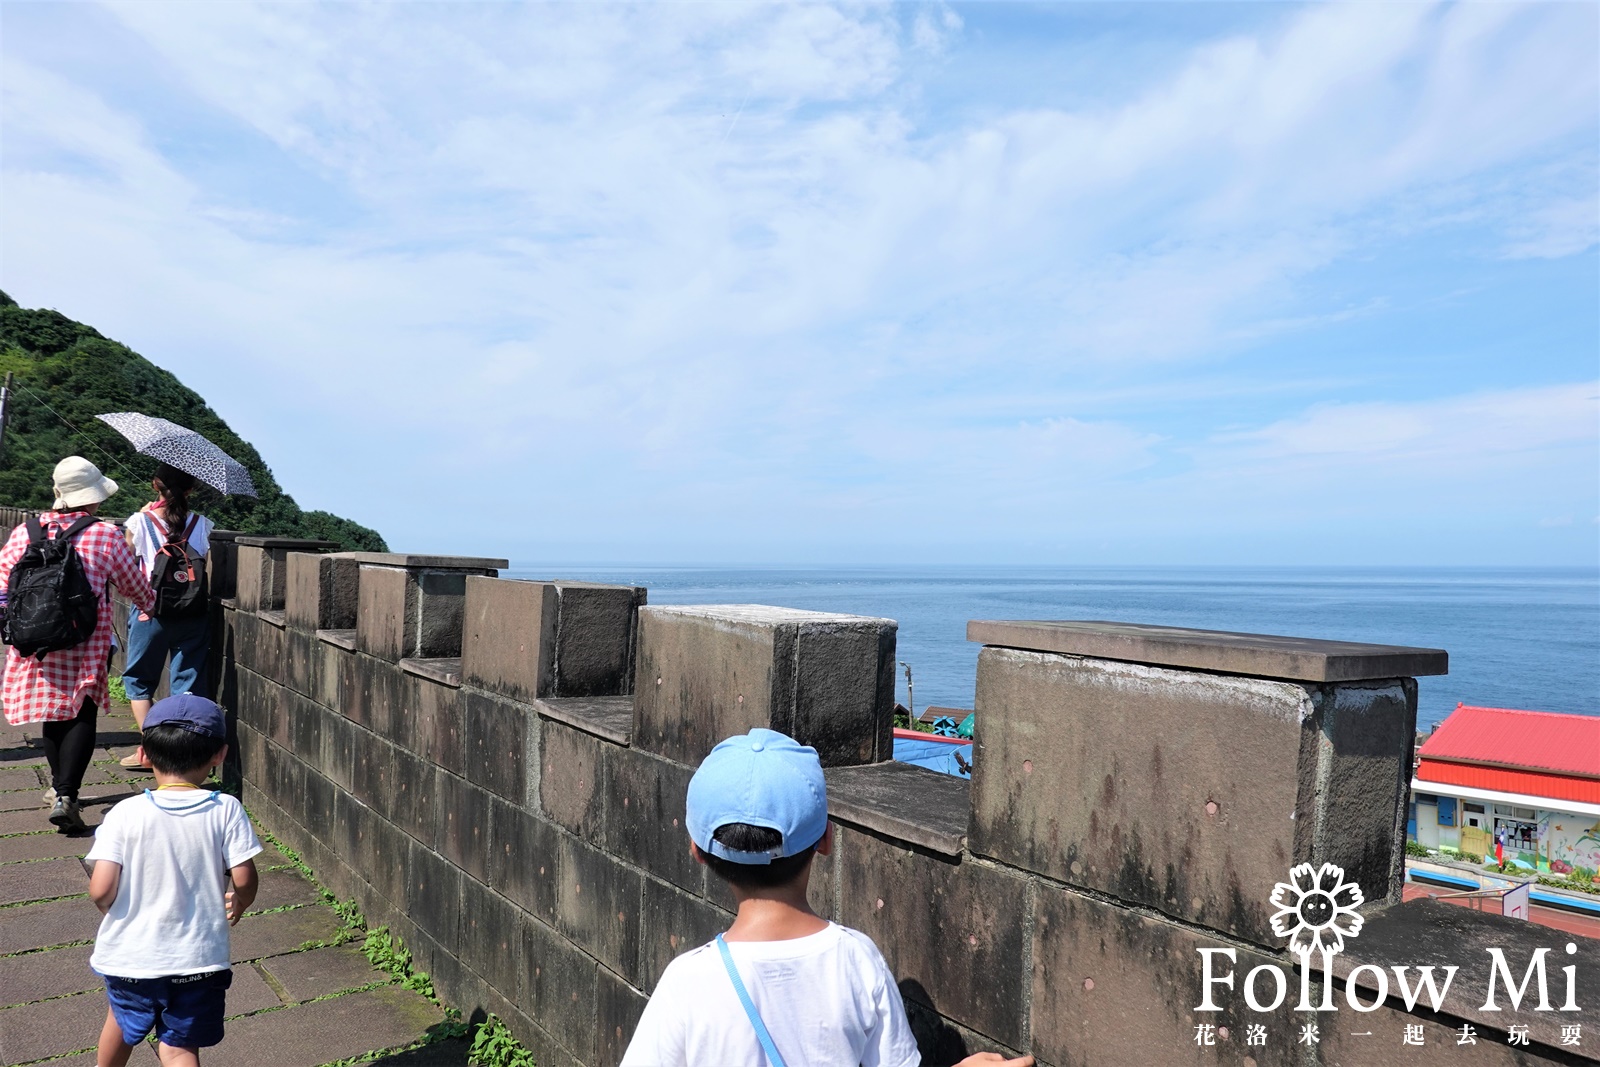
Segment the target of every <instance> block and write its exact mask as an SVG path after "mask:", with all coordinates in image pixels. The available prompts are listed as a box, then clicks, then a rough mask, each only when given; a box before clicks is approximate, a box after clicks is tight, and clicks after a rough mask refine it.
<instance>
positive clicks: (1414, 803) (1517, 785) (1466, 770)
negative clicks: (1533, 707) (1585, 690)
mask: <svg viewBox="0 0 1600 1067" xmlns="http://www.w3.org/2000/svg"><path fill="white" fill-rule="evenodd" d="M1406 829H1407V833H1408V835H1409V836H1410V837H1411V839H1412V840H1414V841H1417V842H1419V843H1421V844H1422V845H1424V846H1425V847H1427V848H1430V849H1432V848H1442V849H1446V850H1450V849H1454V850H1456V851H1458V852H1460V853H1461V854H1464V855H1472V856H1477V857H1479V858H1483V857H1493V856H1496V855H1501V854H1503V855H1504V856H1505V858H1506V859H1507V860H1508V861H1512V862H1515V863H1516V864H1517V865H1518V866H1519V867H1522V868H1526V869H1528V870H1538V871H1549V872H1550V873H1551V874H1559V875H1565V876H1567V877H1569V878H1573V877H1576V878H1579V879H1580V880H1590V881H1596V882H1600V874H1597V872H1600V716H1595V715H1562V714H1557V713H1555V712H1549V711H1516V710H1512V709H1510V708H1474V707H1469V706H1467V705H1464V704H1458V705H1456V710H1455V711H1453V712H1451V713H1450V717H1449V718H1447V719H1445V721H1444V722H1442V723H1440V724H1439V726H1438V728H1436V729H1435V730H1434V731H1433V734H1432V735H1431V736H1429V738H1428V739H1427V740H1426V741H1424V742H1423V743H1422V746H1421V747H1420V748H1419V749H1418V750H1417V766H1416V772H1415V774H1414V775H1413V777H1412V779H1411V812H1410V817H1409V819H1408V820H1407V827H1406Z"/></svg>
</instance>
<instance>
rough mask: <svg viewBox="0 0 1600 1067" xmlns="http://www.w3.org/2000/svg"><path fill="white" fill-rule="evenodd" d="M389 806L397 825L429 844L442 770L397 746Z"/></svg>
mask: <svg viewBox="0 0 1600 1067" xmlns="http://www.w3.org/2000/svg"><path fill="white" fill-rule="evenodd" d="M393 758H394V777H393V779H392V783H393V784H392V786H391V792H390V796H391V803H390V805H389V809H390V812H391V817H392V818H393V819H394V823H395V825H396V826H398V827H400V829H402V830H404V831H405V832H406V833H408V834H410V835H411V836H412V837H414V838H416V839H417V840H418V841H421V842H423V843H424V844H428V845H432V844H433V839H434V828H435V824H436V823H437V821H438V817H437V814H436V812H437V811H438V803H439V776H440V775H441V774H443V773H444V772H443V771H441V770H439V768H437V767H435V766H434V765H433V764H431V763H428V762H427V761H426V760H420V759H418V758H417V757H415V756H413V755H411V753H409V752H407V751H406V750H405V749H402V748H396V749H395V750H394V754H393Z"/></svg>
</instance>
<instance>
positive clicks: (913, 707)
mask: <svg viewBox="0 0 1600 1067" xmlns="http://www.w3.org/2000/svg"><path fill="white" fill-rule="evenodd" d="M900 666H902V667H904V668H905V669H906V712H907V715H906V717H907V718H909V719H912V720H915V719H916V717H917V694H916V690H915V689H913V688H912V685H911V664H909V663H907V662H906V661H905V660H901V661H900Z"/></svg>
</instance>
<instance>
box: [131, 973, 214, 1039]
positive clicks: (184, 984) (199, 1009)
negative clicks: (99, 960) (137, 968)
mask: <svg viewBox="0 0 1600 1067" xmlns="http://www.w3.org/2000/svg"><path fill="white" fill-rule="evenodd" d="M100 977H101V978H102V979H104V980H105V983H106V999H107V1000H109V1001H111V1017H112V1018H114V1019H116V1020H117V1025H118V1026H119V1027H121V1028H122V1040H123V1041H126V1042H127V1043H128V1044H130V1045H137V1044H138V1043H139V1042H141V1041H143V1040H144V1039H145V1038H146V1037H148V1036H149V1035H150V1031H152V1030H154V1031H155V1034H156V1040H157V1041H160V1042H161V1043H162V1044H163V1045H170V1046H172V1047H173V1048H209V1047H210V1046H212V1045H217V1044H220V1043H221V1042H222V1016H223V1015H224V1014H225V1006H226V1004H227V999H228V987H229V986H230V985H232V984H233V972H232V971H208V972H206V973H205V974H183V975H174V976H171V977H167V978H114V977H112V976H111V975H109V974H102V975H101V976H100Z"/></svg>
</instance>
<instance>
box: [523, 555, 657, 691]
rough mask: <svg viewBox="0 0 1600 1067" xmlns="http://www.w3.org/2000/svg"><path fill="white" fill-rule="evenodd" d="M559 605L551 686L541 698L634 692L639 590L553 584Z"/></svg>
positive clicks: (641, 591) (641, 602)
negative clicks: (553, 672) (553, 673)
mask: <svg viewBox="0 0 1600 1067" xmlns="http://www.w3.org/2000/svg"><path fill="white" fill-rule="evenodd" d="M552 584H553V585H554V586H555V590H556V596H557V598H558V600H559V601H560V617H559V620H558V623H557V627H556V650H555V653H556V661H555V679H554V683H555V684H554V688H552V689H550V690H548V691H545V692H541V693H540V694H539V695H540V696H547V695H548V696H556V697H587V696H615V695H618V694H622V693H631V692H632V691H633V668H634V651H635V647H636V640H635V639H636V636H637V631H638V619H639V609H640V608H641V607H642V606H644V602H645V597H646V591H645V590H644V589H643V588H642V587H640V586H632V585H599V584H596V583H593V582H554V583H552Z"/></svg>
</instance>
